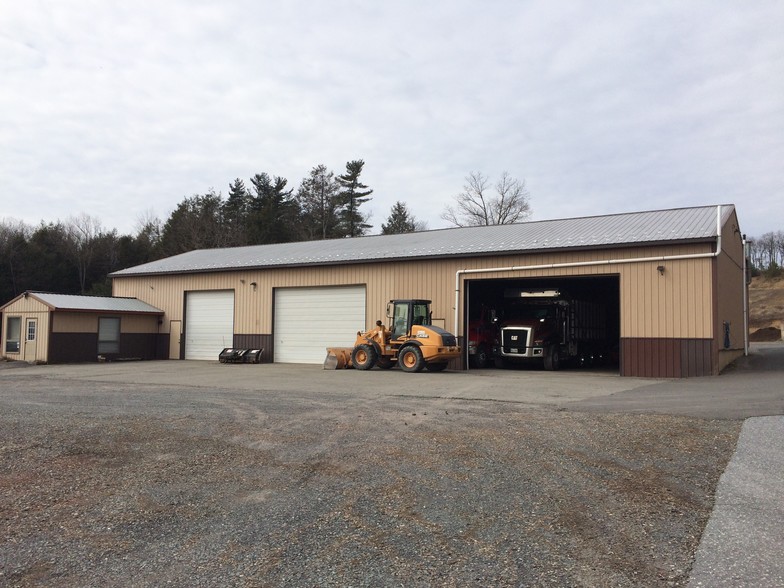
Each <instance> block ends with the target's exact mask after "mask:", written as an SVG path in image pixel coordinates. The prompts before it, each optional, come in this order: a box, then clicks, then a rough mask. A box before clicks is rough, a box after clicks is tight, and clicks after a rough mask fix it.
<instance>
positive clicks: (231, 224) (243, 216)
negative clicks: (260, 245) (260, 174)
mask: <svg viewBox="0 0 784 588" xmlns="http://www.w3.org/2000/svg"><path fill="white" fill-rule="evenodd" d="M249 209H250V194H248V190H247V189H246V188H245V182H243V181H242V180H241V179H239V178H237V179H235V180H234V182H233V183H232V184H229V196H228V198H226V201H225V202H224V203H223V219H224V222H225V223H226V228H227V229H228V231H229V243H230V244H231V245H247V244H248V226H247V225H248V212H249Z"/></svg>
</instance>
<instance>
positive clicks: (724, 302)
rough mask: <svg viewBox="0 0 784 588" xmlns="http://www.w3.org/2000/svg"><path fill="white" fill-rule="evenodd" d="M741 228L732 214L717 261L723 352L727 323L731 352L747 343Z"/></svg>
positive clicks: (718, 328)
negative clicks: (744, 318)
mask: <svg viewBox="0 0 784 588" xmlns="http://www.w3.org/2000/svg"><path fill="white" fill-rule="evenodd" d="M737 229H738V220H737V217H736V216H735V214H734V213H733V215H732V217H731V218H730V220H729V221H728V222H727V223H726V224H725V225H724V230H723V231H722V235H721V238H722V247H721V248H722V254H721V255H720V256H719V257H718V259H717V260H716V267H717V276H716V281H717V283H718V288H717V297H716V332H717V333H718V337H717V344H718V348H719V349H720V350H723V349H724V327H723V325H724V323H725V322H727V323H729V325H730V346H729V349H742V348H743V347H744V345H745V341H744V333H743V330H744V324H743V291H744V289H745V288H746V283H745V280H744V276H743V254H744V253H743V242H742V240H741V234H740V232H739V230H737Z"/></svg>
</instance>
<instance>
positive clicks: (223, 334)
mask: <svg viewBox="0 0 784 588" xmlns="http://www.w3.org/2000/svg"><path fill="white" fill-rule="evenodd" d="M186 296H187V297H186V303H185V359H214V360H217V359H218V355H219V354H220V352H221V351H222V350H223V349H224V348H225V347H232V346H233V345H234V292H232V291H225V290H221V291H217V292H188V293H187V295H186Z"/></svg>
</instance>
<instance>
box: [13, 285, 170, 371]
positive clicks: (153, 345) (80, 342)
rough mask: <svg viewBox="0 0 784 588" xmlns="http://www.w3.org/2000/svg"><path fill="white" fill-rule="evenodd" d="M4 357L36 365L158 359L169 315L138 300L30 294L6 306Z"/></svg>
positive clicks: (21, 295)
mask: <svg viewBox="0 0 784 588" xmlns="http://www.w3.org/2000/svg"><path fill="white" fill-rule="evenodd" d="M0 313H2V317H3V320H2V331H0V332H2V338H0V341H2V350H1V351H2V353H0V355H2V357H3V358H5V359H9V360H21V361H27V362H30V363H71V362H83V361H100V360H102V359H107V360H112V359H154V358H155V357H156V353H157V347H158V338H159V337H158V331H159V329H160V324H161V322H162V316H163V311H162V310H160V309H158V308H155V307H154V306H151V305H149V304H147V303H146V302H142V301H141V300H138V299H136V298H119V297H108V296H73V295H69V294H51V293H47V292H25V293H23V294H20V295H19V296H17V297H16V298H14V299H13V300H11V301H10V302H8V303H6V304H5V305H3V306H0Z"/></svg>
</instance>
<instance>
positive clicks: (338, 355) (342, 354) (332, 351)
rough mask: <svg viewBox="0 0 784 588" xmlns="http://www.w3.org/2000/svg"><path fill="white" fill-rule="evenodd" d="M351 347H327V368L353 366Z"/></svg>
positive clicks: (339, 368)
mask: <svg viewBox="0 0 784 588" xmlns="http://www.w3.org/2000/svg"><path fill="white" fill-rule="evenodd" d="M351 352H352V349H351V347H327V357H326V359H324V369H325V370H342V369H345V368H350V367H353V366H352V365H351Z"/></svg>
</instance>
